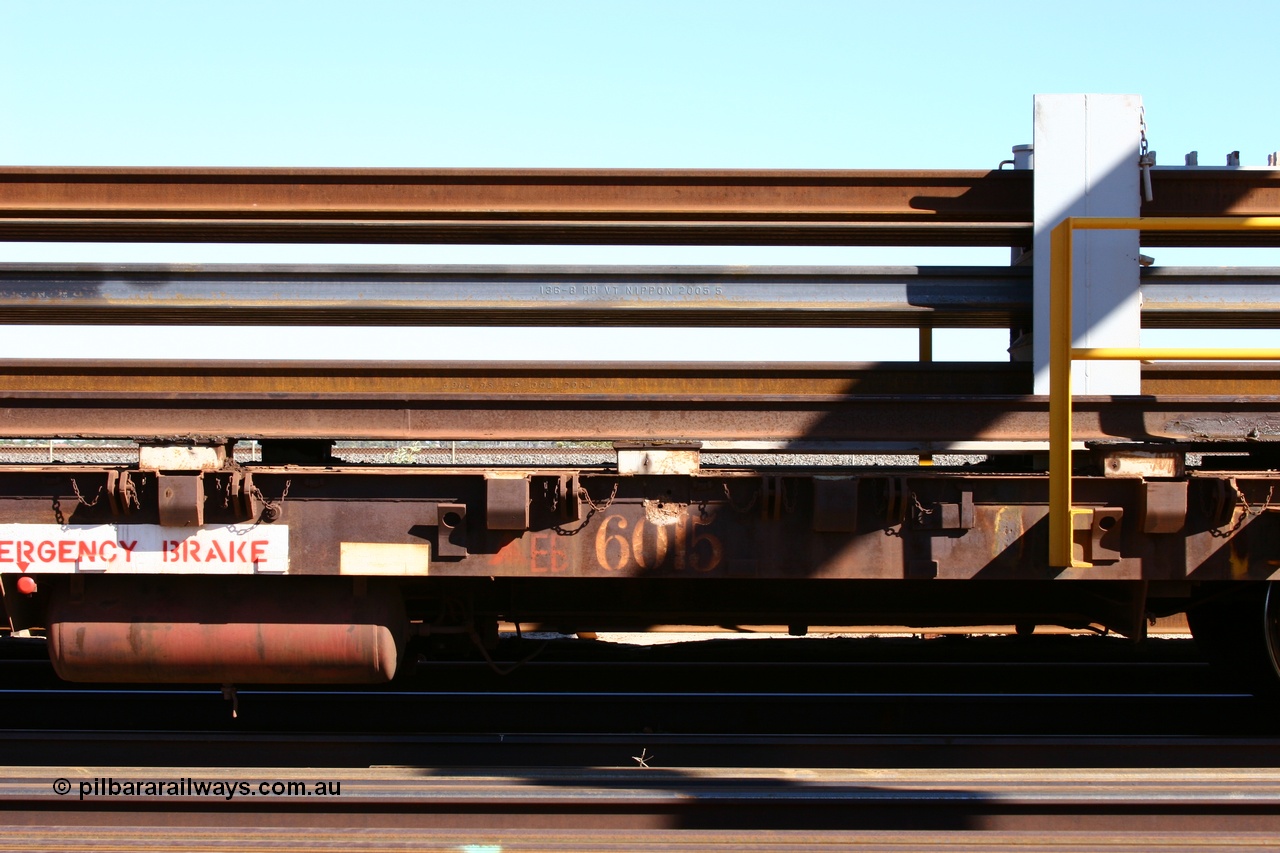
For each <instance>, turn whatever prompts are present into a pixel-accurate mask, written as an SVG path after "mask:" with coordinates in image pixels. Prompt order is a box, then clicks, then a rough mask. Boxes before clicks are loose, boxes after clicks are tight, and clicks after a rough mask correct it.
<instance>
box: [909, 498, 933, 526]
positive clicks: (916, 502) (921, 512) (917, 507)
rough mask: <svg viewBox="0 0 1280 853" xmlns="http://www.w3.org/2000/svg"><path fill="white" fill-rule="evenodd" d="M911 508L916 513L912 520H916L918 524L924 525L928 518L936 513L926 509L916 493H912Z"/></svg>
mask: <svg viewBox="0 0 1280 853" xmlns="http://www.w3.org/2000/svg"><path fill="white" fill-rule="evenodd" d="M911 508H912V509H913V510H914V511H915V512H914V515H913V516H912V518H914V519H915V522H916V524H920V523H922V522H923V521H924V520H925V519H926V518H928V517H929V516H931V515H933V513H934V510H933V509H925V508H924V506H923V505H922V504H921V503H920V498H919V497H918V496H917V495H916V493H915V492H912V493H911Z"/></svg>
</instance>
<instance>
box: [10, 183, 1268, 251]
mask: <svg viewBox="0 0 1280 853" xmlns="http://www.w3.org/2000/svg"><path fill="white" fill-rule="evenodd" d="M1152 179H1153V183H1154V187H1155V198H1156V199H1158V201H1156V202H1150V203H1148V205H1147V207H1146V208H1144V210H1143V213H1144V215H1162V216H1221V215H1269V214H1276V213H1280V171H1267V170H1234V171H1225V172H1224V171H1219V170H1203V171H1202V172H1197V171H1193V170H1162V169H1157V170H1155V171H1154V174H1153V175H1152ZM1032 180H1033V177H1032V172H1030V171H1014V170H1010V171H908V170H896V171H892V170H884V171H837V170H831V171H798V170H790V171H787V170H573V169H528V170H519V169H434V170H426V169H401V170H396V169H208V168H206V169H179V168H170V169H155V168H152V169H140V168H93V167H85V168H59V167H7V168H2V169H0V239H4V240H32V241H69V240H70V241H102V240H110V241H148V242H151V241H162V242H163V241H180V242H190V241H199V242H203V241H212V242H307V243H316V242H319V243H398V242H409V243H417V242H450V243H491V242H502V243H614V244H686V243H687V244H721V245H736V244H757V245H779V244H791V245H823V244H830V245H889V244H896V245H923V244H935V245H998V246H1025V245H1029V244H1030V242H1031V218H1032V217H1031V200H1032ZM1234 236H1235V237H1236V239H1235V240H1234V242H1233V241H1232V239H1231V238H1232V237H1233V235H1222V234H1217V235H1215V234H1212V233H1203V234H1191V235H1189V236H1185V237H1180V238H1179V241H1180V243H1181V244H1183V245H1185V244H1188V243H1198V242H1199V243H1214V242H1216V243H1222V244H1236V243H1239V242H1240V238H1239V235H1234ZM1144 242H1145V244H1146V245H1162V243H1161V237H1160V235H1152V236H1151V238H1150V239H1146V237H1145V235H1144Z"/></svg>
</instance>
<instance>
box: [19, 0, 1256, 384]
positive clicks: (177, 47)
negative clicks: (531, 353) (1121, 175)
mask: <svg viewBox="0 0 1280 853" xmlns="http://www.w3.org/2000/svg"><path fill="white" fill-rule="evenodd" d="M1224 8H1225V9H1226V11H1221V12H1220V11H1215V10H1214V9H1213V8H1212V7H1211V6H1210V5H1209V4H1201V3H1196V4H1192V3H1157V4H1145V5H1134V4H1119V3H1115V2H1109V3H1098V2H1077V3H1073V4H1015V3H981V2H979V3H959V2H949V3H928V2H915V3H897V4H890V3H882V2H878V3H870V2H868V3H861V2H844V3H841V2H795V0H791V2H785V3H784V2H778V3H751V2H733V3H729V2H703V3H695V2H685V3H664V2H652V0H650V2H643V3H627V2H615V3H608V2H549V0H548V1H547V2H526V3H518V2H470V3H462V2H451V3H431V2H418V3H414V2H361V3H359V4H356V3H334V2H306V3H302V2H296V3H295V2H281V3H247V2H243V3H241V2H219V3H204V4H196V3H187V2H165V3H160V2H155V3H143V2H126V0H118V2H111V3H107V2H57V0H43V2H26V0H0V34H3V36H4V49H3V50H0V162H3V163H7V164H32V165H196V166H198V165H216V166H423V167H428V166H529V167H539V166H566V167H572V166H582V167H594V166H617V167H777V168H986V167H994V166H995V165H996V164H997V163H998V162H999V161H1000V160H1002V159H1004V158H1005V157H1007V156H1008V152H1009V147H1010V146H1011V145H1014V144H1017V143H1020V142H1029V141H1030V137H1031V120H1032V116H1031V104H1032V96H1033V95H1034V94H1035V93H1036V92H1081V91H1099V92H1134V93H1138V94H1141V95H1142V96H1143V98H1144V102H1145V104H1146V111H1147V118H1148V124H1149V127H1150V132H1149V133H1150V139H1151V146H1152V148H1154V149H1155V150H1156V151H1157V152H1158V153H1159V156H1160V162H1161V163H1164V164H1180V163H1181V162H1182V155H1183V154H1184V153H1185V152H1186V151H1189V150H1192V149H1196V150H1198V151H1199V152H1200V162H1201V163H1202V164H1206V165H1218V164H1221V163H1224V162H1225V155H1226V153H1227V152H1228V151H1232V150H1236V149H1239V150H1240V151H1241V155H1242V162H1243V163H1244V164H1245V165H1255V166H1260V165H1264V164H1265V163H1266V155H1267V154H1268V153H1269V152H1271V151H1275V150H1277V149H1278V148H1280V109H1277V95H1276V91H1277V90H1276V85H1275V79H1276V77H1275V68H1274V61H1275V56H1276V53H1277V51H1276V47H1275V41H1274V40H1275V34H1276V33H1277V32H1280V2H1275V0H1270V2H1237V3H1234V4H1231V5H1230V6H1228V7H1224ZM1157 254H1158V257H1157V260H1158V261H1159V262H1162V263H1172V262H1175V261H1179V260H1182V256H1179V255H1177V254H1176V253H1170V252H1169V250H1163V251H1162V252H1160V253H1157ZM1186 257H1188V258H1191V257H1193V256H1189V255H1188V256H1186ZM59 258H65V259H73V260H137V261H149V260H154V261H170V260H171V261H198V260H207V261H227V260H237V259H243V260H251V261H269V260H280V261H291V262H305V261H315V262H340V261H351V262H361V263H368V262H382V261H385V262H398V263H409V262H420V263H450V262H617V263H646V262H649V263H849V264H857V263H942V262H956V263H1003V262H1005V260H1006V259H1007V253H1006V252H1005V251H1004V250H1001V249H978V250H973V249H970V250H959V251H957V250H941V249H939V250H932V251H921V250H918V249H898V250H872V249H852V248H850V249H842V248H820V249H813V248H808V249H782V250H779V249H755V248H743V247H720V248H716V247H712V248H705V249H700V248H688V247H685V248H670V247H631V248H627V247H623V248H597V247H589V248H583V247H578V248H567V247H565V248H560V247H500V248H493V247H487V248H476V247H435V246H427V247H368V246H362V247H309V246H291V247H263V246H254V247H227V246H124V247H121V246H93V245H86V246H65V245H57V246H49V245H46V246H38V245H25V244H14V245H8V246H2V245H0V260H28V259H30V260H36V259H41V260H54V259H59ZM1241 258H1243V259H1244V260H1240V259H1241ZM1257 258H1262V260H1257ZM1198 259H1199V258H1197V260H1198ZM1214 262H1219V261H1214ZM1220 262H1227V260H1226V259H1224V260H1222V261H1220ZM1230 262H1245V263H1255V262H1258V263H1261V262H1269V263H1276V261H1275V260H1274V253H1271V254H1270V255H1269V256H1263V255H1261V254H1258V253H1248V252H1246V253H1242V254H1240V255H1239V256H1233V257H1232V258H1231V259H1230ZM64 331H67V332H74V334H71V335H68V334H62V333H59V334H58V335H56V336H51V335H50V334H49V333H48V332H47V331H46V330H39V329H9V330H7V331H6V334H5V335H4V336H3V341H0V355H4V356H15V355H83V354H89V353H87V352H80V351H78V350H76V347H85V348H94V347H95V346H97V345H96V340H95V335H94V333H93V332H92V331H91V330H64ZM243 334H244V335H246V336H247V337H249V338H250V339H252V338H255V337H261V336H262V335H263V334H264V332H263V330H261V329H256V330H247V331H245V332H244V333H243ZM280 334H284V335H285V336H286V338H287V339H288V340H289V341H290V342H291V344H290V345H288V346H285V347H283V349H286V350H288V351H289V352H291V353H293V354H295V355H297V354H300V355H308V354H310V355H313V356H316V355H319V356H323V355H325V354H328V353H329V350H327V349H326V348H325V347H326V344H325V343H324V342H327V341H330V340H332V338H331V335H329V334H328V333H326V332H324V331H323V330H305V329H294V330H285V331H283V332H281V333H280ZM475 334H477V333H475V332H470V331H467V330H432V331H430V332H425V333H424V332H421V331H414V330H392V331H388V332H383V331H378V330H366V331H365V332H363V333H361V334H359V335H357V336H356V338H355V339H354V340H353V342H352V345H351V350H352V351H351V352H350V353H343V355H344V356H347V355H349V356H351V357H357V356H364V357H369V358H383V357H392V356H399V357H420V358H426V357H459V356H460V355H461V354H464V353H465V350H466V348H467V344H468V341H473V340H474V336H475ZM166 335H167V336H169V338H168V340H170V341H172V342H173V343H176V344H180V345H181V346H183V347H184V348H185V351H187V352H189V353H190V354H191V355H192V357H201V356H204V355H216V354H220V353H223V352H226V351H227V346H226V338H225V330H223V331H220V332H219V333H217V334H216V335H210V336H208V341H205V340H204V336H202V335H200V334H193V333H191V332H189V331H183V330H177V329H174V330H167V331H166V330H158V331H157V339H159V340H161V341H164V340H166V338H165V336H166ZM653 335H654V333H653V332H650V331H645V332H639V331H637V332H634V333H629V334H623V333H619V332H616V331H609V330H597V331H594V332H588V333H587V337H586V339H585V340H586V343H587V346H588V347H589V349H590V350H592V351H593V352H601V351H603V350H604V349H605V348H606V347H612V348H613V349H614V351H615V354H617V355H619V356H620V357H633V358H652V357H653V352H654V349H655V347H654V345H653V344H654V337H653ZM593 336H598V337H593ZM72 338H75V339H76V340H77V341H80V342H78V343H76V344H74V345H72V344H69V343H66V342H67V341H69V340H70V339H72ZM997 338H998V336H997ZM277 339H278V336H277ZM953 339H954V340H955V341H957V342H958V343H955V344H954V345H952V344H951V343H950V341H951V340H953ZM51 340H59V341H61V343H58V344H56V345H54V344H51V343H49V342H50V341H51ZM114 340H115V341H117V342H118V341H119V340H120V337H119V336H115V338H114ZM153 340H155V339H153ZM504 340H509V341H511V342H512V348H511V352H510V353H508V357H513V358H518V357H521V354H522V352H524V351H525V349H524V347H523V345H522V343H521V341H522V340H523V339H522V337H521V336H520V335H519V334H516V333H512V334H511V335H509V336H507V335H504ZM661 340H662V341H663V342H664V346H663V347H662V349H663V350H664V351H665V352H667V353H669V355H670V356H671V357H676V358H682V357H689V358H758V357H761V356H762V355H763V356H768V357H785V358H819V359H821V358H885V357H911V353H910V352H909V351H910V350H911V349H912V348H913V347H914V333H912V332H885V331H880V332H874V333H873V332H862V331H848V330H844V331H839V330H833V331H830V332H827V333H815V332H812V331H805V332H799V333H797V332H792V331H789V330H775V331H773V332H772V333H771V335H770V336H769V340H768V342H767V343H766V344H765V349H766V352H763V353H762V352H760V346H761V340H760V335H759V333H757V332H752V333H749V334H748V335H740V334H736V333H734V332H732V331H716V332H714V333H712V334H710V335H708V333H707V332H706V331H699V332H683V333H672V334H668V335H666V336H664V337H662V338H661ZM975 340H976V339H974V338H972V337H968V336H963V335H960V336H953V337H952V338H947V339H945V340H944V341H943V342H942V343H941V344H940V349H941V350H942V355H944V356H946V355H951V356H952V357H955V356H957V355H961V356H963V355H967V354H968V353H969V352H971V351H972V348H973V346H974V341H975ZM983 340H984V341H985V343H984V344H983V346H985V347H987V350H988V351H989V350H990V345H991V340H992V339H991V337H990V336H989V335H988V336H987V337H986V338H984V339H983ZM86 341H87V342H86ZM997 343H998V341H997ZM206 345H207V346H206ZM138 346H142V344H138ZM50 347H53V348H52V349H50ZM101 351H102V348H101V347H97V349H96V351H95V352H94V353H93V354H101ZM885 353H889V355H885ZM131 354H134V355H138V356H145V355H148V354H150V351H148V350H146V349H140V350H139V351H137V352H136V353H131ZM465 354H469V353H465ZM996 355H997V357H998V351H997V353H996ZM566 357H572V356H571V355H570V354H566Z"/></svg>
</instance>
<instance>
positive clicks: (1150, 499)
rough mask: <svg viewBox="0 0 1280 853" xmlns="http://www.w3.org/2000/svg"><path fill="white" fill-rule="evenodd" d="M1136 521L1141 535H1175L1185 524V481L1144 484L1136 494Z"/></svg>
mask: <svg viewBox="0 0 1280 853" xmlns="http://www.w3.org/2000/svg"><path fill="white" fill-rule="evenodd" d="M1138 520H1139V523H1140V524H1141V525H1142V532H1143V533H1177V532H1178V531H1180V530H1182V527H1183V525H1184V524H1186V522H1187V481H1186V480H1153V481H1150V482H1144V483H1143V484H1142V490H1141V491H1140V492H1139V493H1138Z"/></svg>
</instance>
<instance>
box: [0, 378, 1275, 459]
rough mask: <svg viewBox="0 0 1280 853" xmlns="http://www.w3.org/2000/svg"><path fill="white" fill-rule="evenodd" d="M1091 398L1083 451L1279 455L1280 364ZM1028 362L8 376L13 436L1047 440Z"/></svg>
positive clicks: (1084, 414) (5, 423) (4, 383)
mask: <svg viewBox="0 0 1280 853" xmlns="http://www.w3.org/2000/svg"><path fill="white" fill-rule="evenodd" d="M1144 377H1145V378H1144V389H1143V390H1144V395H1145V396H1139V397H1121V398H1112V397H1094V398H1091V397H1080V398H1077V400H1076V404H1075V434H1076V436H1077V438H1078V439H1080V440H1100V439H1124V440H1131V441H1141V440H1180V441H1211V440H1228V441H1243V440H1255V439H1263V440H1272V439H1276V438H1280V394H1278V393H1277V390H1278V389H1277V381H1276V377H1277V373H1276V369H1275V367H1273V366H1270V365H1263V366H1260V367H1259V366H1254V365H1217V366H1199V365H1188V366H1185V367H1184V366H1179V365H1170V366H1166V365H1146V366H1144ZM1029 383H1030V371H1029V369H1028V366H1027V365H1026V364H1023V363H975V364H966V363H932V364H919V363H880V364H869V365H865V364H864V365H853V364H845V365H834V364H797V365H772V364H749V363H733V364H702V365H694V366H688V365H664V364H643V365H637V364H620V365H617V366H607V367H578V366H565V365H562V364H558V363H557V364H552V363H520V364H513V363H503V362H493V363H435V362H422V363H404V362H397V363H396V364H395V365H392V366H387V365H380V364H376V363H373V364H370V363H359V362H354V363H353V362H328V363H325V362H300V363H289V362H218V363H205V364H192V363H182V364H179V363H173V362H168V363H166V362H141V361H132V362H108V361H100V362H83V361H71V360H67V361H47V360H46V361H37V360H12V361H9V362H6V363H5V364H3V365H0V389H3V390H2V391H0V436H2V437H13V438H54V437H100V438H134V439H145V438H165V437H174V436H189V437H195V436H224V437H231V438H317V437H323V438H330V439H369V440H397V439H423V440H427V439H444V440H450V439H476V440H478V439H505V440H551V441H555V440H570V439H574V440H621V441H626V440H762V441H948V440H951V441H970V440H985V441H1042V440H1044V438H1045V436H1047V435H1048V401H1047V398H1046V397H1037V396H1032V395H1029V394H1025V393H1023V392H1025V390H1027V388H1028V387H1029Z"/></svg>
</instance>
